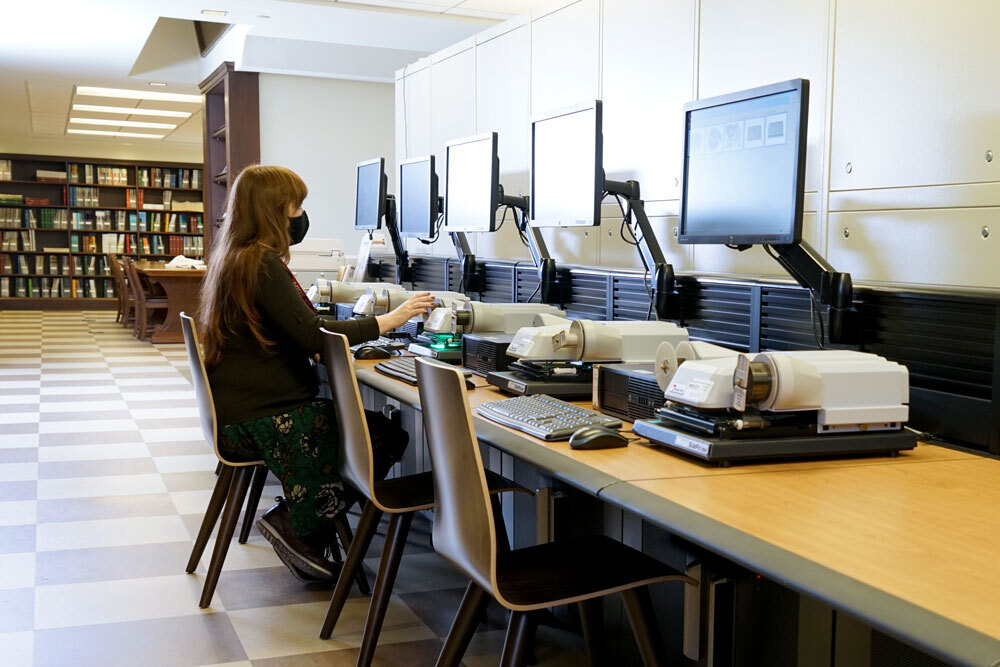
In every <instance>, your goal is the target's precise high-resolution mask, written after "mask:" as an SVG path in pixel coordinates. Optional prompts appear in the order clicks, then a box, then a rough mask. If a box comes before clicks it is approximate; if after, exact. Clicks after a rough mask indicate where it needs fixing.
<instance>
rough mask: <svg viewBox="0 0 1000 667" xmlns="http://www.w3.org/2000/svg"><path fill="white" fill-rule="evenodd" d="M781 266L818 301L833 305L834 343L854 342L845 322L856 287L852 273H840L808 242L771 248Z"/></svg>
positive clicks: (832, 325) (831, 339) (831, 312)
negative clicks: (852, 279)
mask: <svg viewBox="0 0 1000 667" xmlns="http://www.w3.org/2000/svg"><path fill="white" fill-rule="evenodd" d="M771 248H772V249H773V250H774V252H775V253H776V255H777V260H778V263H779V264H781V266H783V267H784V268H785V270H786V271H788V273H789V275H791V276H792V277H793V278H795V281H796V282H797V283H798V284H799V285H802V286H803V287H805V288H806V289H808V290H810V291H811V292H812V293H813V294H814V295H815V296H816V297H818V299H819V302H820V303H822V304H824V305H826V306H830V331H829V337H830V342H831V343H854V342H857V340H855V339H856V336H854V335H851V334H849V332H848V330H847V328H846V320H847V317H848V315H847V314H848V313H849V312H850V310H851V300H852V299H853V297H854V287H853V284H852V282H851V274H849V273H841V272H839V271H836V270H834V268H833V267H832V266H831V265H830V264H829V262H827V261H826V260H825V259H824V258H823V256H822V255H820V254H819V253H818V252H816V250H815V249H814V248H813V247H812V246H810V245H809V244H808V243H806V242H805V241H800V242H799V243H790V244H782V245H774V246H771Z"/></svg>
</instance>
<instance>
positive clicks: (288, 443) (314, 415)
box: [219, 399, 409, 537]
mask: <svg viewBox="0 0 1000 667" xmlns="http://www.w3.org/2000/svg"><path fill="white" fill-rule="evenodd" d="M366 413H367V417H368V429H369V431H370V432H371V437H372V449H373V450H374V454H375V476H376V478H377V479H381V478H383V477H385V475H386V473H388V471H389V468H391V467H392V465H393V464H394V463H396V461H398V460H399V459H400V458H401V457H402V455H403V451H404V450H405V449H406V445H407V442H408V441H409V435H408V434H407V433H406V431H404V430H403V429H401V428H399V427H398V426H396V425H395V424H393V423H392V422H391V421H390V420H388V419H386V418H385V417H383V416H382V415H381V414H380V413H377V412H371V411H366ZM338 439H339V433H338V432H337V424H336V413H335V412H334V407H333V402H332V401H329V400H321V399H317V400H315V401H311V402H309V403H305V404H303V405H300V406H299V407H297V408H295V409H294V410H290V411H288V412H283V413H281V414H279V415H274V416H271V417H260V418H258V419H251V420H249V421H245V422H239V423H237V424H227V425H225V426H222V427H221V428H220V429H219V449H220V450H222V452H223V454H225V455H226V456H227V457H232V459H233V460H242V461H251V460H255V459H264V461H265V462H266V463H267V467H268V469H270V471H271V472H272V473H274V475H275V476H276V477H277V478H278V479H279V480H281V486H282V489H283V490H284V493H285V500H286V501H287V503H288V509H289V513H290V514H291V517H292V530H294V531H295V534H296V535H297V536H298V537H306V536H309V535H311V534H313V533H315V532H316V531H317V530H322V531H326V530H329V528H330V527H331V525H332V521H333V519H335V518H336V517H337V515H339V514H341V513H342V512H345V511H347V509H348V508H349V507H350V506H351V505H353V504H354V503H355V502H356V501H358V500H360V498H361V496H360V495H359V494H358V492H357V491H355V490H354V489H352V488H350V487H345V485H344V482H343V480H342V479H341V477H340V447H339V442H338Z"/></svg>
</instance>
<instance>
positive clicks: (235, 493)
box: [198, 466, 253, 609]
mask: <svg viewBox="0 0 1000 667" xmlns="http://www.w3.org/2000/svg"><path fill="white" fill-rule="evenodd" d="M233 474H234V478H233V483H232V484H231V485H230V486H229V497H228V498H226V509H225V510H224V511H223V513H222V523H220V524H219V533H218V534H217V535H216V537H215V551H213V552H212V561H211V562H210V563H209V564H208V574H206V575H205V586H204V587H203V588H202V589H201V601H200V602H199V603H198V606H199V607H201V608H202V609H204V608H205V607H209V606H211V604H212V596H213V595H214V594H215V586H216V584H218V583H219V575H220V574H222V564H223V563H224V562H225V561H226V552H227V551H229V542H230V541H232V539H233V533H235V532H236V524H237V523H239V521H240V509H242V507H243V499H244V498H245V497H246V495H247V489H248V488H249V487H250V477H251V476H252V475H253V470H252V469H250V468H249V467H247V466H244V467H243V468H240V469H239V470H238V471H236V472H235V473H233Z"/></svg>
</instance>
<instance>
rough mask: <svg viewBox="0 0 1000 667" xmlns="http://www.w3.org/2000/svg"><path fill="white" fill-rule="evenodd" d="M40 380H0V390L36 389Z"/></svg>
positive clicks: (40, 384)
mask: <svg viewBox="0 0 1000 667" xmlns="http://www.w3.org/2000/svg"><path fill="white" fill-rule="evenodd" d="M41 386H42V381H41V380H0V389H38V388H39V387H41Z"/></svg>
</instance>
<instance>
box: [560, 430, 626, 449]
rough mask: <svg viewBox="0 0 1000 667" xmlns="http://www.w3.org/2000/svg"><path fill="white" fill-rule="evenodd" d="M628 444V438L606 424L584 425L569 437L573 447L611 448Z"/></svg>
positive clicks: (570, 444)
mask: <svg viewBox="0 0 1000 667" xmlns="http://www.w3.org/2000/svg"><path fill="white" fill-rule="evenodd" d="M627 444H628V438H626V437H625V436H624V435H622V434H621V433H619V432H618V431H615V430H614V429H610V428H607V427H605V426H584V427H583V428H580V429H577V430H576V431H574V433H573V435H572V436H570V438H569V446H570V447H572V448H573V449H611V448H612V447H624V446H625V445H627Z"/></svg>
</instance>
